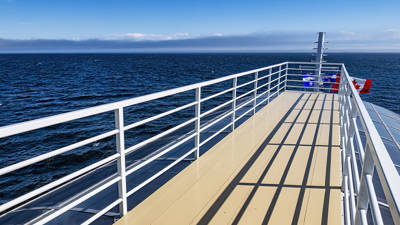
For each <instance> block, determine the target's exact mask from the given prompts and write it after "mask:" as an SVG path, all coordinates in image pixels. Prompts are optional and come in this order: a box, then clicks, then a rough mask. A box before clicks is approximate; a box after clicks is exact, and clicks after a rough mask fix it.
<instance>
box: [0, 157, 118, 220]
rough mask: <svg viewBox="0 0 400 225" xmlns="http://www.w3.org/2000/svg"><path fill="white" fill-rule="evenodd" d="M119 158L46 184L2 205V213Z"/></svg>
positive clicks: (104, 161)
mask: <svg viewBox="0 0 400 225" xmlns="http://www.w3.org/2000/svg"><path fill="white" fill-rule="evenodd" d="M118 157H119V154H114V155H111V156H108V157H107V158H105V159H103V160H100V161H98V162H96V163H94V164H91V165H89V166H87V167H85V168H83V169H80V170H78V171H76V172H74V173H71V174H69V175H67V176H65V177H63V178H60V179H58V180H56V181H53V182H51V183H49V184H46V185H44V186H43V187H40V188H38V189H36V190H34V191H31V192H29V193H27V194H24V195H22V196H20V197H18V198H16V199H14V200H11V201H9V202H7V203H4V204H2V205H0V212H3V211H5V210H8V209H10V208H12V207H15V206H17V205H18V204H20V203H23V202H25V201H27V200H29V199H31V198H34V197H36V196H38V195H40V194H43V193H45V192H47V191H49V190H52V189H53V188H55V187H57V186H59V185H61V184H64V183H66V182H68V181H70V180H73V179H75V178H77V177H79V176H81V175H83V174H86V173H88V172H89V171H92V170H94V169H96V168H98V167H100V166H102V165H105V164H107V163H109V162H111V161H113V160H115V159H117V158H118Z"/></svg>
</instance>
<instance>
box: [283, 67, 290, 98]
mask: <svg viewBox="0 0 400 225" xmlns="http://www.w3.org/2000/svg"><path fill="white" fill-rule="evenodd" d="M288 70H289V63H286V69H285V83H284V85H285V88H284V90H285V91H286V86H287V75H288Z"/></svg>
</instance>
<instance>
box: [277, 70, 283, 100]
mask: <svg viewBox="0 0 400 225" xmlns="http://www.w3.org/2000/svg"><path fill="white" fill-rule="evenodd" d="M278 69H279V73H278V90H277V92H278V94H277V95H276V96H279V90H280V84H281V73H282V72H281V69H282V66H279V68H278Z"/></svg>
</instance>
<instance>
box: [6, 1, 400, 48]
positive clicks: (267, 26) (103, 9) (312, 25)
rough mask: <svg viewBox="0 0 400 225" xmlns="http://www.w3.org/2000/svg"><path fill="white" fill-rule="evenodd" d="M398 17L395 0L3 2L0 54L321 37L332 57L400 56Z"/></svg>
mask: <svg viewBox="0 0 400 225" xmlns="http://www.w3.org/2000/svg"><path fill="white" fill-rule="evenodd" d="M399 11H400V1H399V0H385V1H380V0H374V1H371V0H347V1H344V0H336V1H325V0H320V1H307V0H305V1H301V0H297V1H295V0H288V1H283V0H282V1H275V0H273V1H268V0H264V1H243V0H242V1H236V0H231V1H217V0H214V1H209V0H202V1H187V0H186V1H184V0H179V1H178V0H175V1H173V0H170V1H151V0H147V1H123V0H121V1H117V0H115V1H111V0H108V1H106V0H98V1H88V0H87V1H85V0H81V1H74V0H69V1H60V0H59V1H54V0H53V1H44V0H0V52H12V51H174V50H176V51H201V50H204V51H225V50H231V51H235V50H237V51H246V50H248V51H256V50H258V51H279V50H281V51H308V50H309V46H308V45H307V43H312V41H313V40H314V39H315V37H316V32H318V31H325V32H327V39H328V40H329V41H330V42H331V43H332V46H330V48H331V49H332V48H333V47H335V49H336V50H337V51H400V23H399V21H400V14H399ZM91 40H96V42H90V41H91ZM254 40H257V41H254ZM132 42H134V43H132ZM116 44H117V45H116ZM88 46H90V47H88Z"/></svg>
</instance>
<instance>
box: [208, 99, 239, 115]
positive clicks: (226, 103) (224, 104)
mask: <svg viewBox="0 0 400 225" xmlns="http://www.w3.org/2000/svg"><path fill="white" fill-rule="evenodd" d="M232 102H233V99H232V100H229V101H227V102H225V103H222V104H221V105H219V106H216V107H214V108H212V109H210V110H208V111H206V112H203V113H202V114H200V118H203V117H204V116H207V115H208V114H210V113H213V112H215V111H217V110H218V109H221V108H223V107H225V106H227V105H229V104H232Z"/></svg>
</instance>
